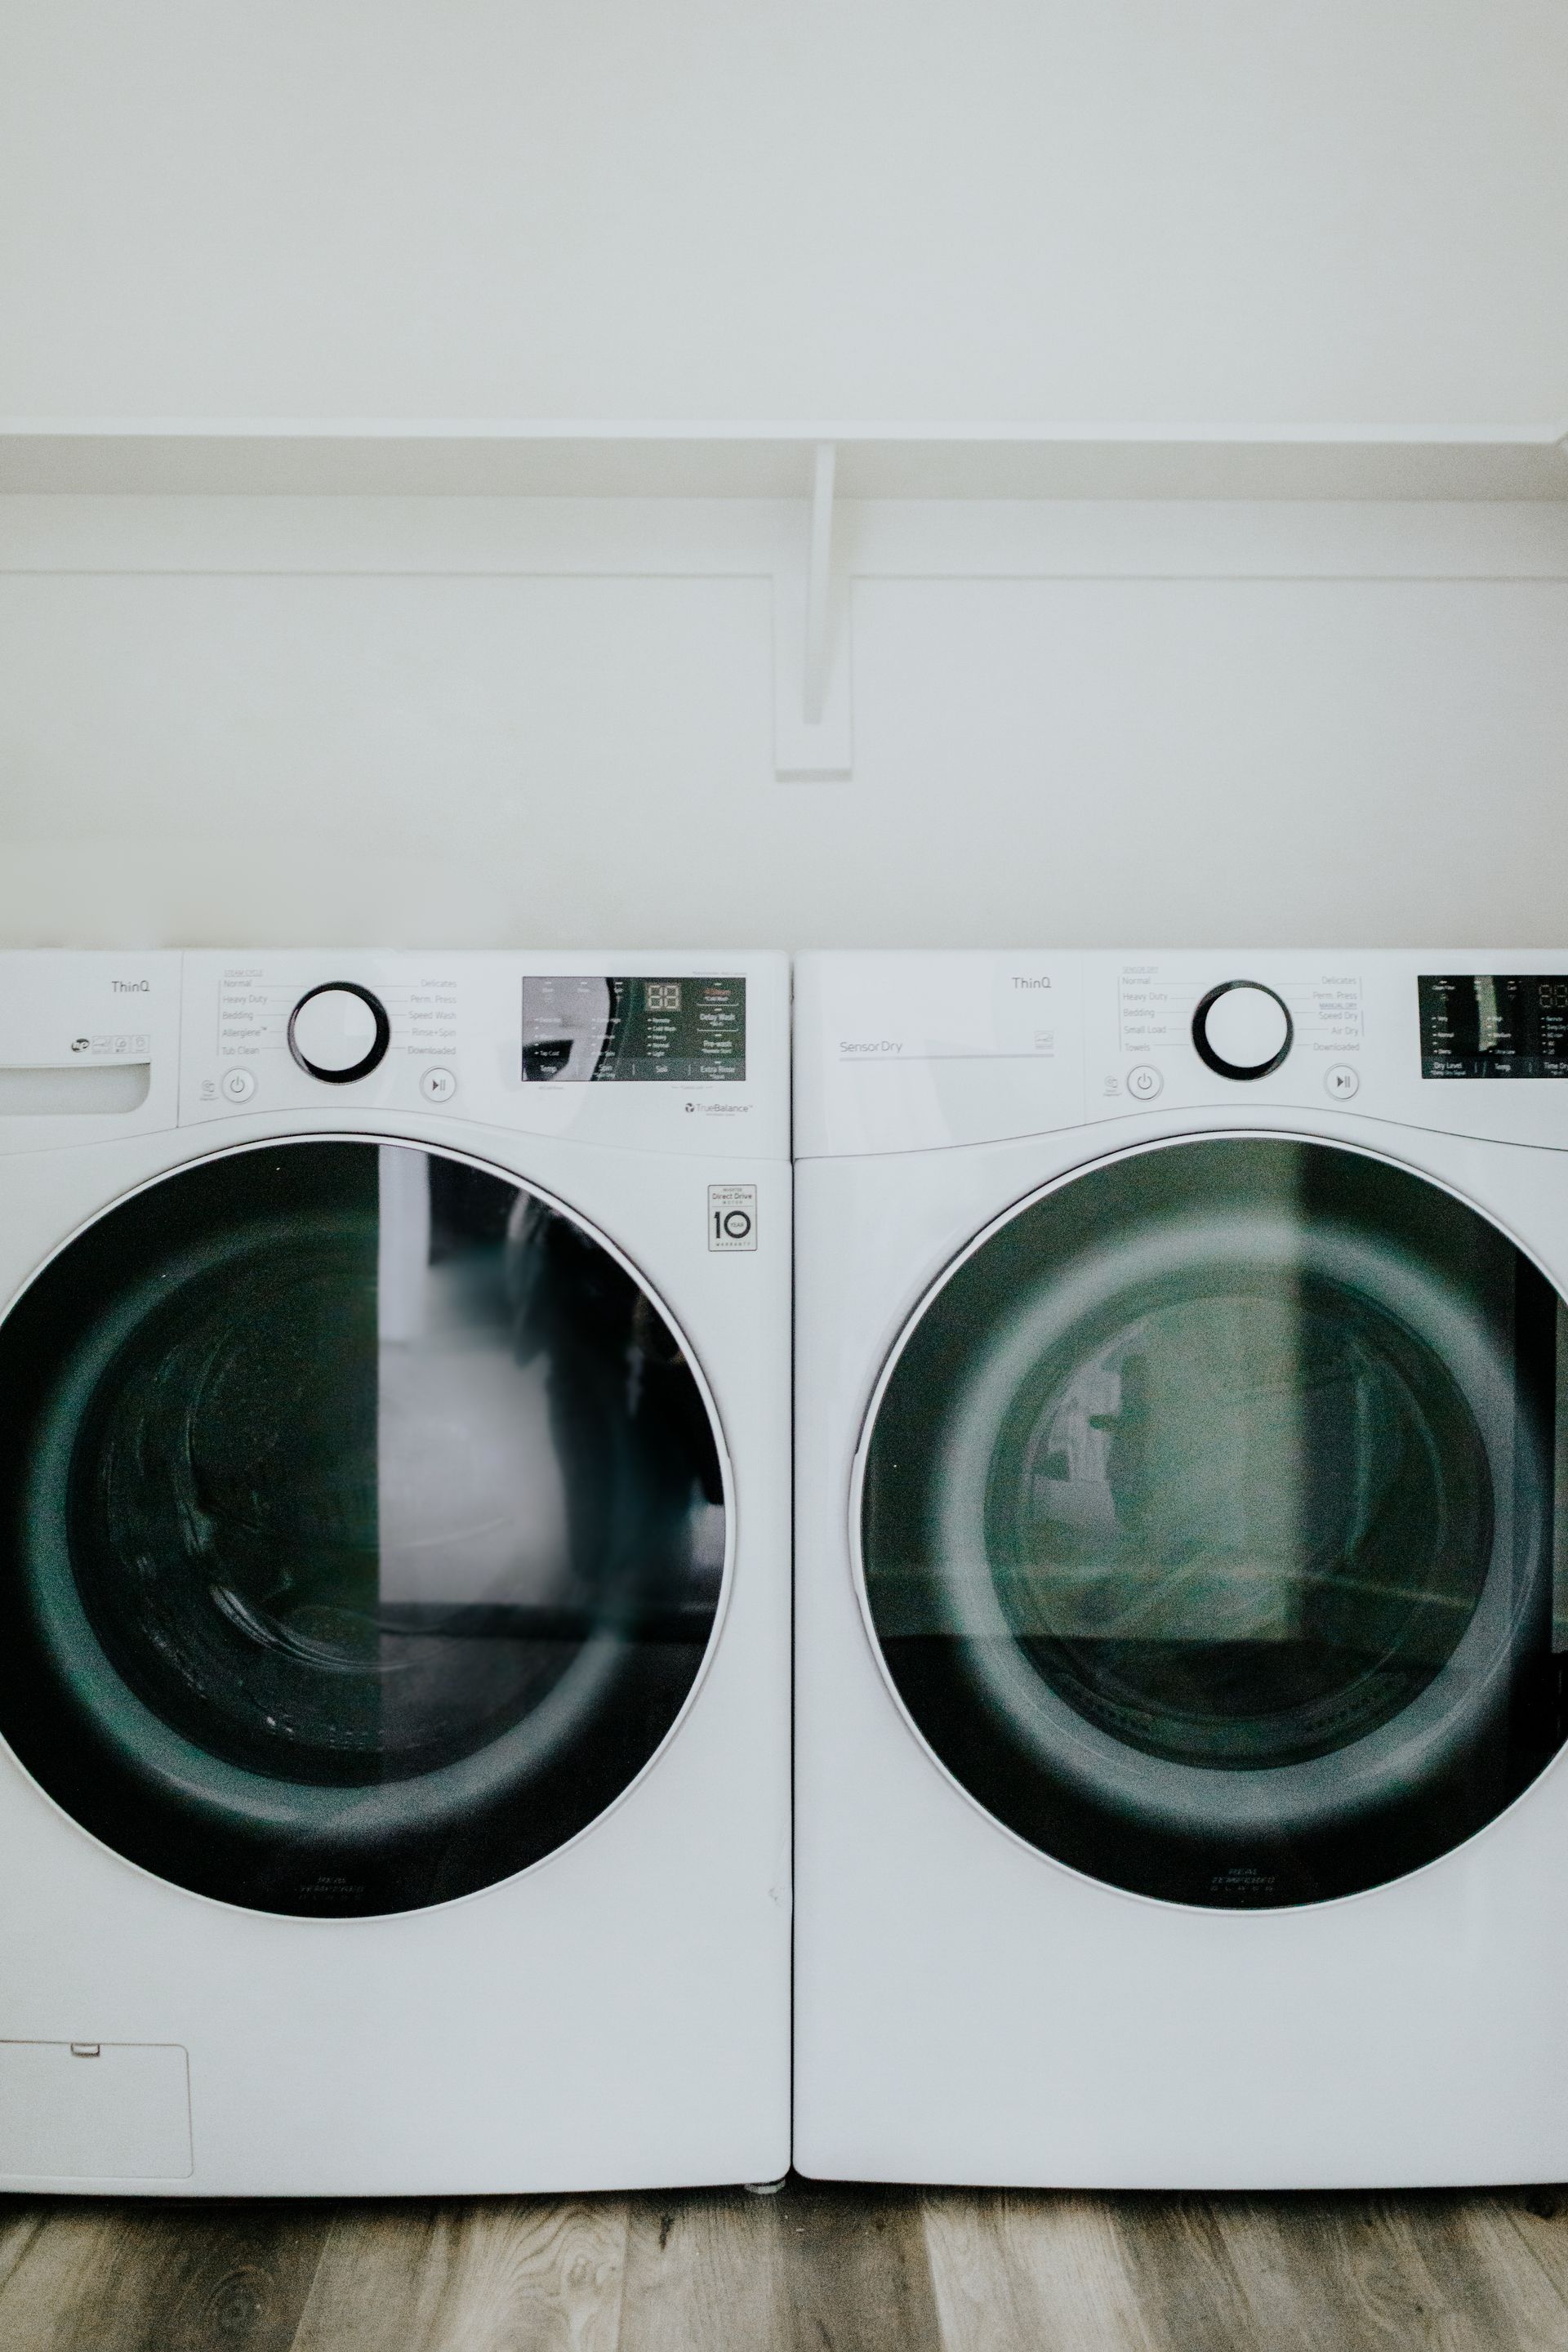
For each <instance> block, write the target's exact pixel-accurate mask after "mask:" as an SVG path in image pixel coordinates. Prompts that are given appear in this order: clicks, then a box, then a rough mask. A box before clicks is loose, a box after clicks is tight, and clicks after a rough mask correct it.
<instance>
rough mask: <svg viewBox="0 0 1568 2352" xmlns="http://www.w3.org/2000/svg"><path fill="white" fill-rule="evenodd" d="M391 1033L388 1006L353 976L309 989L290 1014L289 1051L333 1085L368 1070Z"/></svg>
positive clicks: (343, 1083)
mask: <svg viewBox="0 0 1568 2352" xmlns="http://www.w3.org/2000/svg"><path fill="white" fill-rule="evenodd" d="M391 1038H392V1024H391V1022H390V1021H389V1020H388V1019H387V1017H386V1007H385V1006H384V1004H383V1003H382V1002H381V1000H380V998H379V997H376V996H373V995H372V994H371V992H370V991H369V989H368V988H360V987H359V986H357V985H356V983H355V982H353V981H350V980H342V981H327V982H323V983H322V985H321V987H320V988H312V989H309V990H308V991H307V992H306V993H305V994H304V995H303V996H302V997H301V998H300V1002H299V1003H298V1004H297V1005H296V1006H295V1007H294V1010H293V1012H292V1013H290V1014H289V1052H290V1053H291V1054H292V1055H293V1056H294V1059H295V1060H296V1061H297V1062H298V1063H299V1065H300V1068H301V1069H302V1070H308V1071H309V1072H310V1076H311V1077H313V1078H323V1079H325V1081H326V1083H327V1085H328V1086H330V1087H345V1086H347V1085H348V1083H349V1081H350V1079H351V1078H364V1077H368V1076H370V1073H371V1072H372V1070H374V1067H375V1066H376V1064H377V1063H378V1062H379V1061H380V1060H381V1059H382V1056H383V1055H384V1054H385V1052H386V1049H387V1046H388V1045H389V1044H390V1042H391Z"/></svg>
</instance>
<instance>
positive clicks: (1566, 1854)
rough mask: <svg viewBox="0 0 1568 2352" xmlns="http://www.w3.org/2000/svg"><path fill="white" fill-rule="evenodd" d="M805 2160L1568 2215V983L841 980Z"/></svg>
mask: <svg viewBox="0 0 1568 2352" xmlns="http://www.w3.org/2000/svg"><path fill="white" fill-rule="evenodd" d="M795 1116H796V1139H797V1170H796V1202H797V1234H796V1253H797V1255H796V1265H797V1335H798V1367H797V1384H796V1430H797V1522H796V1524H797V1588H798V1589H797V1644H798V1656H797V1759H798V1761H797V1829H796V1857H797V1889H798V1918H797V1940H796V2064H797V2074H796V2138H795V2147H796V2160H797V2162H798V2163H799V2164H800V2165H801V2166H802V2168H804V2169H805V2170H806V2171H807V2172H811V2173H816V2174H821V2175H826V2176H830V2177H851V2178H868V2179H906V2180H925V2181H942V2180H952V2181H972V2182H1001V2183H1006V2182H1013V2183H1039V2184H1050V2183H1063V2184H1076V2185H1086V2186H1087V2185H1096V2186H1120V2187H1163V2188H1172V2187H1182V2186H1201V2187H1241V2186H1246V2187H1259V2186H1267V2187H1275V2188H1300V2187H1308V2186H1325V2185H1334V2186H1352V2185H1365V2184H1394V2183H1419V2182H1460V2181H1483V2180H1520V2179H1525V2180H1528V2179H1557V2178H1560V2177H1561V2175H1562V2173H1563V2168H1564V2167H1565V2166H1568V1996H1565V1994H1564V1990H1563V1987H1564V1974H1563V1954H1564V1951H1565V1950H1568V1777H1565V1775H1564V1770H1563V1765H1562V1762H1561V1759H1560V1750H1561V1748H1562V1745H1563V1738H1564V1734H1565V1731H1568V1721H1565V1717H1564V1707H1563V1654H1564V1651H1565V1650H1568V1601H1565V1594H1568V1582H1565V1570H1564V1561H1565V1560H1568V1543H1565V1541H1564V1535H1565V1532H1568V1531H1565V1529H1564V1526H1563V1496H1564V1491H1565V1479H1564V1473H1563V1462H1564V1448H1563V1440H1562V1416H1561V1412H1560V1404H1559V1398H1560V1391H1561V1389H1562V1386H1563V1328H1564V1310H1563V1305H1562V1300H1561V1295H1560V1294H1561V1293H1562V1292H1563V1287H1564V1284H1565V1282H1568V956H1564V955H1563V954H1562V953H1561V952H1555V953H1539V954H1535V955H1529V954H1524V955H1521V954H1501V953H1498V954H1483V955H1477V954H1475V953H1474V952H1471V951H1458V950H1433V951H1431V952H1428V953H1426V954H1404V953H1401V954H1391V953H1387V952H1380V953H1341V952H1339V951H1334V952H1332V953H1325V954H1314V953H1304V952H1303V953H1295V952H1291V953H1284V952H1279V953H1274V952H1269V953H1258V952H1253V951H1247V952H1245V953H1237V954H1212V955H1211V954H1176V953H1170V954H1163V953H1161V954H1125V955H1112V954H1089V953H1082V954H1066V953H1064V954H1052V953H1021V952H1020V953H984V954H935V953H933V954H923V955H886V954H882V955H847V954H846V955H817V956H808V957H805V958H804V959H802V960H801V961H800V964H799V966H798V968H797V976H796V1093H795Z"/></svg>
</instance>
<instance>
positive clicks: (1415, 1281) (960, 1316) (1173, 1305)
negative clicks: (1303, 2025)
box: [859, 1137, 1568, 1907]
mask: <svg viewBox="0 0 1568 2352" xmlns="http://www.w3.org/2000/svg"><path fill="white" fill-rule="evenodd" d="M1560 1311H1561V1310H1560V1307H1559V1302H1558V1300H1557V1297H1556V1294H1555V1293H1554V1292H1553V1291H1552V1287H1551V1286H1550V1285H1549V1284H1548V1283H1547V1282H1546V1281H1545V1279H1544V1277H1543V1276H1542V1275H1541V1273H1540V1272H1539V1270H1538V1269H1537V1268H1536V1267H1535V1266H1534V1265H1532V1264H1531V1262H1530V1261H1529V1260H1528V1259H1526V1258H1525V1257H1524V1256H1523V1255H1522V1254H1521V1252H1520V1251H1519V1250H1517V1249H1516V1248H1515V1246H1514V1245H1513V1244H1512V1243H1511V1242H1510V1241H1509V1240H1508V1239H1507V1238H1506V1237H1505V1236H1504V1235H1503V1234H1500V1232H1499V1231H1498V1230H1497V1228H1496V1227H1495V1226H1493V1225H1492V1224H1490V1223H1489V1222H1488V1221H1487V1220H1486V1219H1485V1218H1483V1217H1481V1216H1480V1215H1479V1213H1477V1212H1476V1211H1474V1210H1473V1209H1470V1208H1468V1206H1466V1205H1465V1204H1464V1203H1463V1202H1459V1201H1458V1200H1457V1199H1455V1198H1454V1197H1453V1196H1452V1195H1451V1194H1449V1193H1447V1192H1443V1191H1441V1190H1439V1188H1438V1187H1436V1185H1433V1184H1431V1183H1429V1182H1427V1181H1425V1180H1424V1179H1422V1178H1420V1177H1418V1176H1416V1175H1415V1174H1414V1173H1412V1172H1411V1171H1408V1170H1405V1169H1401V1168H1398V1167H1396V1166H1394V1165H1393V1164H1392V1163H1390V1162H1388V1161H1385V1160H1379V1159H1376V1158H1374V1157H1373V1156H1372V1155H1370V1154H1366V1153H1362V1152H1352V1151H1347V1150H1340V1149H1337V1148H1335V1147H1331V1146H1329V1145H1322V1144H1314V1143H1309V1142H1304V1141H1296V1140H1294V1139H1286V1138H1278V1137H1261V1138H1257V1137H1228V1138H1211V1139H1200V1140H1195V1141H1191V1142H1181V1143H1173V1144H1170V1145H1165V1146H1161V1147H1156V1148H1152V1149H1148V1150H1141V1151H1136V1152H1132V1153H1128V1154H1125V1155H1122V1156H1121V1157H1119V1158H1117V1159H1115V1160H1108V1161H1105V1162H1102V1163H1100V1165H1099V1166H1097V1167H1096V1168H1094V1169H1091V1170H1089V1171H1085V1172H1083V1173H1081V1174H1079V1175H1078V1176H1076V1177H1074V1178H1072V1179H1071V1180H1069V1181H1066V1182H1064V1183H1062V1184H1060V1185H1058V1186H1057V1187H1055V1188H1053V1189H1052V1190H1050V1191H1048V1192H1045V1193H1043V1194H1040V1195H1037V1196H1036V1197H1035V1198H1033V1199H1032V1200H1030V1201H1028V1202H1025V1203H1023V1204H1022V1205H1021V1206H1020V1207H1019V1208H1018V1209H1016V1211H1014V1212H1013V1213H1010V1214H1009V1215H1008V1216H1007V1217H1006V1218H1005V1219H1004V1220H1003V1221H1002V1222H1001V1223H999V1224H998V1225H997V1226H996V1227H994V1229H993V1230H992V1231H991V1232H990V1234H988V1235H987V1236H985V1237H984V1238H983V1239H982V1240H981V1241H980V1242H979V1243H978V1244H976V1245H975V1246H974V1247H973V1248H972V1249H971V1250H970V1251H969V1252H967V1253H966V1254H965V1255H964V1256H963V1257H962V1258H961V1259H960V1260H959V1261H958V1262H957V1264H956V1265H954V1266H953V1267H952V1269H950V1271H949V1273H948V1275H947V1276H945V1277H944V1278H943V1280H942V1282H941V1283H940V1284H939V1285H938V1286H937V1287H936V1289H935V1290H934V1291H933V1292H932V1293H931V1296H930V1297H928V1298H927V1300H926V1301H925V1303H924V1305H923V1306H922V1307H921V1310H920V1312H919V1313H918V1315H917V1316H916V1318H914V1320H913V1322H912V1324H911V1326H910V1328H909V1329H908V1331H907V1332H906V1334H905V1336H904V1339H903V1340H902V1342H901V1344H900V1349H899V1350H898V1351H897V1353H896V1355H895V1357H894V1359H893V1360H892V1363H891V1366H890V1368H889V1370H888V1372H887V1373H886V1374H885V1376H884V1381H883V1385H882V1388H881V1391H880V1392H879V1398H878V1400H877V1402H876V1404H875V1406H874V1409H873V1413H872V1416H871V1420H870V1424H869V1429H868V1438H867V1441H866V1444H865V1446H864V1449H863V1478H862V1486H861V1498H860V1513H859V1537H860V1564H861V1572H862V1575H863V1580H864V1589H865V1599H866V1603H867V1608H868V1616H869V1620H870V1622H871V1625H872V1628H873V1631H874V1633H875V1635H876V1638H877V1641H878V1643H879V1647H880V1651H881V1654H882V1657H883V1661H884V1664H885V1665H886V1668H887V1671H888V1673H889V1675H890V1677H891V1679H892V1681H893V1684H894V1686H895V1688H896V1690H897V1692H898V1694H899V1696H900V1699H901V1700H902V1702H903V1705H904V1706H905V1708H906V1710H907V1712H908V1714H909V1716H910V1718H911V1720H912V1722H913V1724H914V1726H915V1727H916V1728H917V1730H918V1731H919V1732H920V1734H921V1737H922V1738H923V1739H924V1740H925V1741H926V1742H927V1744H928V1745H929V1746H930V1747H931V1749H932V1750H933V1751H934V1752H935V1754H936V1756H937V1758H938V1759H939V1760H940V1761H941V1762H942V1764H943V1765H944V1766H945V1768H946V1769H947V1770H948V1771H949V1772H950V1773H951V1774H952V1776H953V1778H954V1779H955V1780H958V1781H959V1782H960V1783H961V1785H962V1786H963V1788H964V1789H965V1790H967V1791H968V1793H969V1794H970V1795H971V1796H973V1798H974V1799H975V1800H976V1801H978V1802H979V1803H980V1804H982V1805H983V1806H984V1808H985V1809H986V1810H987V1811H989V1812H991V1813H992V1814H993V1815H994V1817H995V1818H996V1819H997V1820H998V1821H1000V1822H1003V1823H1004V1824H1005V1826H1006V1827H1008V1828H1009V1829H1011V1830H1013V1831H1014V1832H1016V1834H1018V1835H1019V1836H1021V1837H1023V1838H1025V1839H1026V1840H1027V1841H1028V1842H1029V1843H1032V1844H1034V1845H1036V1846H1037V1847H1038V1848H1039V1849H1040V1850H1041V1851H1042V1852H1043V1853H1047V1854H1050V1855H1052V1856H1054V1857H1056V1858H1057V1859H1058V1860H1060V1861H1062V1862H1065V1863H1068V1864H1071V1865H1072V1866H1073V1867H1075V1868H1077V1869H1079V1870H1081V1871H1084V1872H1086V1873H1088V1874H1091V1875H1093V1876H1095V1877H1098V1878H1100V1879H1103V1880H1105V1881H1108V1882H1109V1883H1110V1884H1111V1885H1117V1886H1121V1887H1124V1888H1127V1889H1129V1890H1131V1891H1133V1892H1136V1893H1140V1894H1144V1895H1155V1896H1158V1897H1161V1898H1163V1899H1165V1900H1170V1901H1178V1902H1185V1903H1193V1904H1201V1905H1207V1906H1224V1907H1257V1906H1270V1905H1281V1904H1291V1903H1302V1902H1310V1901H1314V1900H1321V1899H1324V1898H1326V1897H1328V1896H1331V1895H1345V1894H1350V1893H1353V1892H1356V1891H1358V1890H1360V1889H1363V1888H1365V1887H1369V1886H1373V1885H1379V1884H1381V1883H1383V1882H1384V1881H1386V1880H1388V1879H1391V1878H1395V1877H1398V1876H1400V1875H1402V1874H1405V1872H1408V1871H1410V1870H1412V1869H1415V1868H1416V1867H1417V1866H1419V1865H1420V1864H1424V1863H1427V1862H1430V1861H1433V1860H1435V1859H1436V1857H1437V1856H1439V1855H1440V1854H1442V1853H1446V1852H1447V1851H1448V1850H1449V1849H1450V1848H1452V1847H1453V1846H1455V1845H1458V1844H1459V1843H1462V1842H1463V1841H1464V1840H1465V1839H1467V1838H1468V1837H1469V1836H1471V1835H1472V1834H1473V1833H1474V1832H1477V1831H1478V1830H1479V1829H1480V1828H1482V1827H1483V1826H1484V1825H1485V1824H1486V1823H1487V1822H1490V1821H1491V1820H1492V1819H1493V1818H1494V1817H1495V1816H1496V1815H1497V1814H1498V1813H1499V1812H1500V1811H1502V1810H1503V1809H1504V1808H1505V1807H1506V1806H1507V1805H1508V1804H1509V1803H1510V1802H1511V1801H1512V1800H1513V1799H1514V1798H1515V1797H1517V1796H1518V1795H1519V1794H1520V1793H1521V1790H1523V1789H1524V1788H1525V1787H1527V1786H1528V1784H1529V1783H1530V1781H1531V1780H1533V1779H1534V1778H1535V1776H1536V1775H1537V1774H1538V1773H1539V1772H1540V1770H1541V1769H1542V1767H1543V1765H1544V1764H1545V1763H1546V1762H1547V1761H1548V1760H1549V1759H1550V1758H1551V1756H1552V1754H1553V1753H1554V1752H1555V1750H1556V1748H1557V1746H1558V1745H1559V1743H1560V1741H1561V1738H1562V1737H1563V1723H1562V1721H1561V1709H1560V1706H1559V1696H1558V1693H1559V1675H1558V1669H1557V1663H1556V1655H1555V1647H1556V1645H1555V1643H1554V1633H1553V1605H1552V1603H1553V1591H1552V1560H1553V1541H1552V1534H1553V1529H1552V1513H1553V1500H1552V1498H1553V1489H1554V1483H1555V1482H1554V1475H1553V1457H1554V1428H1555V1421H1556V1403H1555V1388H1556V1363H1557V1331H1558V1321H1559V1316H1560ZM1564 1630H1568V1629H1563V1628H1562V1627H1559V1628H1558V1631H1559V1632H1563V1631H1564Z"/></svg>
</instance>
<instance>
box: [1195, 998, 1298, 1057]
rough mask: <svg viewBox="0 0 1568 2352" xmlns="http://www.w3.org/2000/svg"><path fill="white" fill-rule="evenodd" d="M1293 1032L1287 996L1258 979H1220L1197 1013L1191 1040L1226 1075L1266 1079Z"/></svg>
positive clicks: (1285, 1050) (1284, 1052) (1283, 1051)
mask: <svg viewBox="0 0 1568 2352" xmlns="http://www.w3.org/2000/svg"><path fill="white" fill-rule="evenodd" d="M1294 1034H1295V1030H1294V1028H1293V1026H1292V1024H1291V1020H1290V1014H1289V1010H1288V1009H1287V1006H1286V1004H1285V1001H1284V999H1283V997H1279V996H1276V995H1275V993H1274V991H1273V990H1272V989H1271V988H1265V987H1264V985H1263V983H1262V982H1261V981H1257V980H1226V981H1222V982H1220V984H1219V986H1218V987H1217V988H1211V989H1210V991H1209V992H1208V994H1207V995H1206V996H1205V999H1204V1001H1203V1003H1201V1004H1200V1005H1199V1007H1198V1009H1197V1011H1196V1012H1195V1013H1194V1015H1193V1043H1194V1045H1195V1046H1196V1047H1197V1049H1198V1053H1199V1055H1201V1056H1202V1058H1203V1060H1204V1061H1205V1062H1206V1063H1207V1064H1208V1066H1209V1068H1210V1069H1211V1070H1217V1071H1218V1073H1219V1075H1220V1076H1221V1077H1222V1078H1266V1077H1267V1076H1268V1073H1269V1071H1270V1070H1277V1069H1278V1068H1279V1065H1280V1063H1281V1062H1282V1061H1283V1060H1284V1059H1285V1056H1286V1055H1287V1054H1288V1053H1289V1051H1290V1041H1291V1039H1292V1037H1293V1036H1294Z"/></svg>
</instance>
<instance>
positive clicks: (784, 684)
mask: <svg viewBox="0 0 1568 2352" xmlns="http://www.w3.org/2000/svg"><path fill="white" fill-rule="evenodd" d="M837 460H838V450H837V444H836V443H835V442H832V441H819V442H818V443H817V444H816V449H815V452H814V454H813V461H812V478H811V499H810V503H809V506H808V508H807V510H806V518H805V525H806V527H805V533H804V537H803V535H802V534H801V533H800V532H799V531H798V530H795V531H794V532H792V534H791V540H792V544H790V545H789V546H786V547H785V548H784V549H783V550H781V553H780V559H779V562H778V564H777V567H776V568H775V571H774V573H773V765H774V768H775V770H776V772H777V773H778V774H779V775H780V776H781V777H784V778H788V779H792V780H801V781H808V780H810V779H812V778H826V777H835V776H839V777H841V776H847V775H848V773H849V772H850V764H851V745H852V727H851V707H850V698H849V643H848V593H847V591H848V582H847V576H846V574H845V570H844V564H843V551H842V548H841V547H840V546H838V545H837V544H836V541H835V534H834V521H835V513H834V500H833V492H834V479H835V476H836V474H837Z"/></svg>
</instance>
